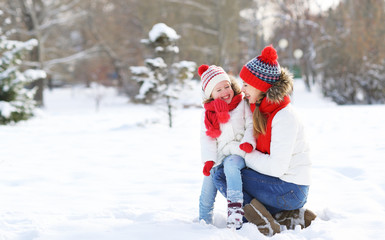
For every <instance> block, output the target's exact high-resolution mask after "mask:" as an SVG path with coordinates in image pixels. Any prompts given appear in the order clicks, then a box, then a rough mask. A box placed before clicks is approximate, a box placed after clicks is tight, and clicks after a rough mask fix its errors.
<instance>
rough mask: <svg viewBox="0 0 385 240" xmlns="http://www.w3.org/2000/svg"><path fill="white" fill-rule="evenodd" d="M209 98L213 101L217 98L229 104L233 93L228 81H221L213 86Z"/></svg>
mask: <svg viewBox="0 0 385 240" xmlns="http://www.w3.org/2000/svg"><path fill="white" fill-rule="evenodd" d="M211 97H212V98H213V99H218V98H219V99H221V100H223V101H225V102H226V103H227V104H229V103H230V102H231V100H232V99H233V97H234V91H233V89H232V88H231V85H230V83H229V82H228V81H222V82H219V83H217V85H215V87H214V89H213V91H212V93H211Z"/></svg>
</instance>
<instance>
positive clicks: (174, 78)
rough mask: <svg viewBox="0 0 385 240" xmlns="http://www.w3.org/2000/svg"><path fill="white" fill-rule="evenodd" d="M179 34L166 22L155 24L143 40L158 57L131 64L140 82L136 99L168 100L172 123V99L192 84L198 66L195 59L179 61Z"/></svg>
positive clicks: (132, 70) (143, 100)
mask: <svg viewBox="0 0 385 240" xmlns="http://www.w3.org/2000/svg"><path fill="white" fill-rule="evenodd" d="M179 38H180V36H179V35H178V34H177V33H176V31H175V30H174V29H172V28H170V27H168V26H167V25H166V24H164V23H158V24H155V25H154V26H153V27H152V29H151V31H150V32H149V38H148V39H143V40H142V42H143V43H144V44H146V45H148V46H149V47H150V48H151V49H152V50H153V52H154V55H155V58H148V59H146V60H145V64H146V66H132V67H130V70H131V73H132V75H133V76H132V78H133V80H135V81H137V82H138V83H139V84H140V89H139V94H138V95H137V96H136V99H137V100H138V101H140V102H143V103H154V102H155V101H164V100H165V105H166V106H167V113H168V117H169V126H170V127H172V108H173V107H174V104H173V102H172V100H173V99H177V98H179V94H180V92H181V90H182V89H183V88H184V87H186V86H189V85H188V82H189V80H191V79H192V78H193V75H194V74H193V72H194V71H195V69H196V64H195V63H194V62H190V61H180V62H175V59H176V57H177V55H178V53H179V48H178V46H176V42H177V40H178V39H179Z"/></svg>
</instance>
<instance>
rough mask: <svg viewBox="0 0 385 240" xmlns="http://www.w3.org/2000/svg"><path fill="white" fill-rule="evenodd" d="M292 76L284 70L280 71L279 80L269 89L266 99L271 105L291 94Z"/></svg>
mask: <svg viewBox="0 0 385 240" xmlns="http://www.w3.org/2000/svg"><path fill="white" fill-rule="evenodd" d="M293 85H294V81H293V74H292V73H291V72H290V71H289V70H288V69H286V68H282V69H281V75H280V76H279V80H278V81H277V82H276V83H275V84H274V85H273V86H271V87H270V88H269V90H267V92H266V97H267V98H268V99H269V100H270V101H272V102H273V103H279V102H281V101H282V100H283V98H284V97H285V96H287V95H291V94H292V92H293Z"/></svg>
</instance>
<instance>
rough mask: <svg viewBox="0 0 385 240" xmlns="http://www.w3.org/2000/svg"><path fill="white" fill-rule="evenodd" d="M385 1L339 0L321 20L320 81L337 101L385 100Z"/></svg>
mask: <svg viewBox="0 0 385 240" xmlns="http://www.w3.org/2000/svg"><path fill="white" fill-rule="evenodd" d="M384 22H385V2H384V1H380V0H371V1H367V2H365V3H363V2H362V1H358V0H354V1H353V0H352V1H342V2H341V3H340V4H339V5H338V7H337V8H336V9H335V10H333V11H330V12H329V16H328V18H327V19H326V20H325V23H324V24H323V25H324V26H325V31H327V32H328V33H329V35H330V36H332V37H330V38H325V40H324V43H323V44H324V45H325V46H326V47H324V49H323V51H322V52H321V53H320V54H319V55H320V58H321V60H322V62H321V64H320V65H321V66H322V67H321V73H322V78H320V80H319V83H320V85H321V88H322V92H323V94H324V95H325V96H327V97H330V98H332V99H333V101H335V102H336V103H338V104H378V103H385V81H384V79H385V65H384V63H385V46H384V38H385V25H384Z"/></svg>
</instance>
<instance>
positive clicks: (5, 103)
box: [0, 37, 46, 124]
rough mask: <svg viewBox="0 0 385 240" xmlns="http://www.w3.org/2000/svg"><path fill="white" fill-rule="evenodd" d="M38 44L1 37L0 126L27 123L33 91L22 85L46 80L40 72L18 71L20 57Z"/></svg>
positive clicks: (30, 112)
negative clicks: (41, 79)
mask: <svg viewBox="0 0 385 240" xmlns="http://www.w3.org/2000/svg"><path fill="white" fill-rule="evenodd" d="M36 45H37V41H36V40H35V39H31V40H29V41H26V42H20V41H12V40H8V39H6V38H5V37H1V38H0V53H1V58H0V124H8V123H13V122H18V121H21V120H27V119H28V118H30V117H31V116H33V110H34V108H35V106H36V104H35V101H34V100H33V96H34V94H35V89H27V88H25V86H26V85H27V84H29V83H31V82H32V81H34V80H36V79H39V78H45V77H46V73H45V72H44V71H41V70H35V69H28V70H25V71H23V72H21V70H20V67H19V66H20V64H21V63H22V60H21V59H22V56H23V54H24V53H26V52H27V51H30V50H32V48H33V47H34V46H36Z"/></svg>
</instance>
